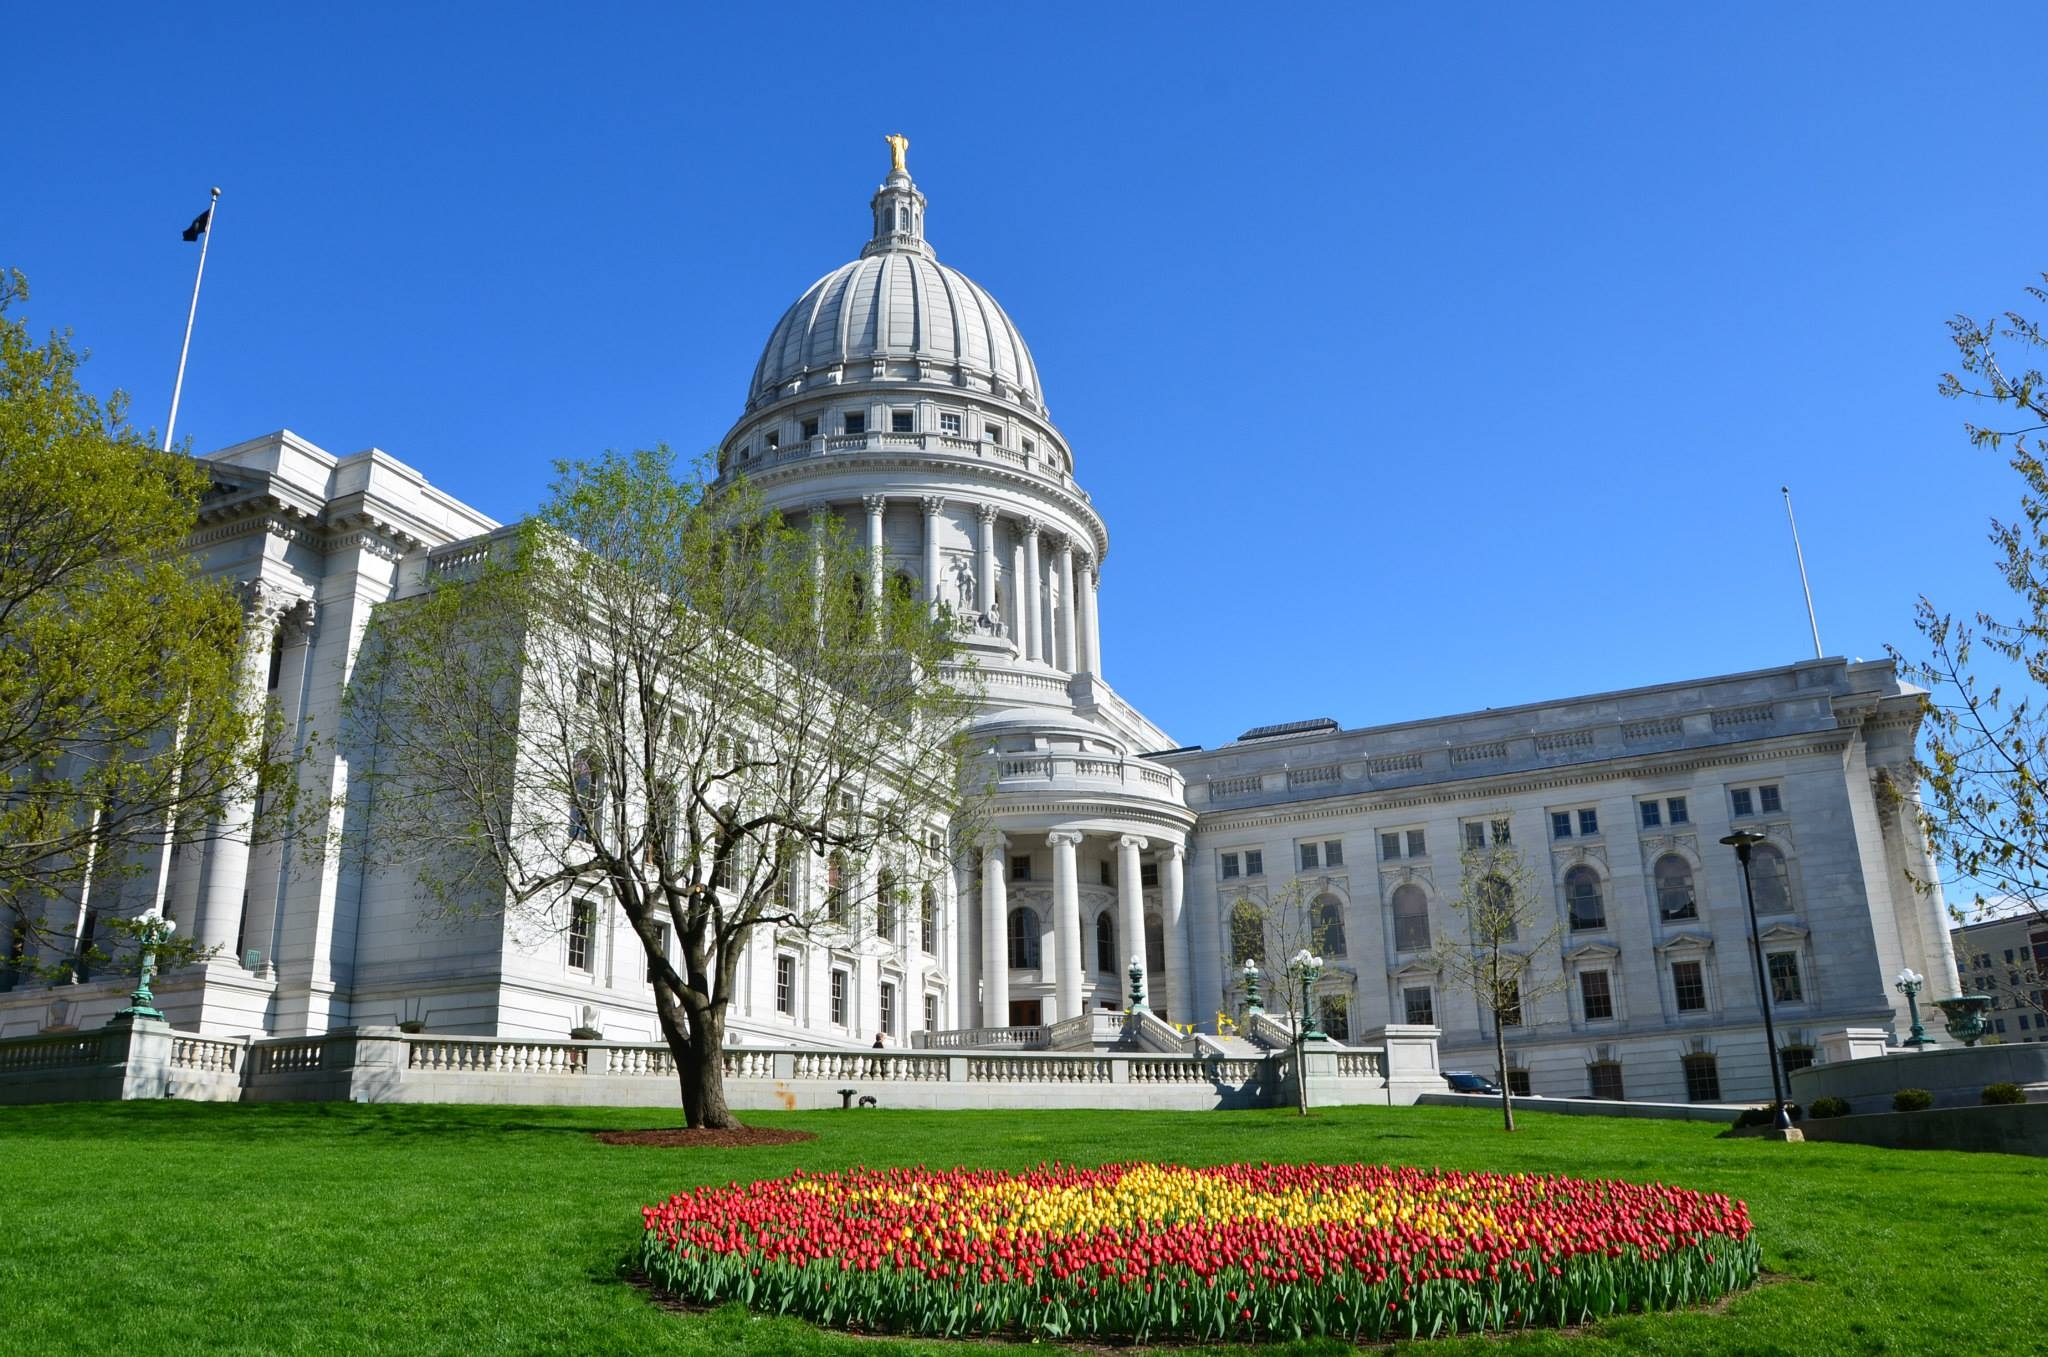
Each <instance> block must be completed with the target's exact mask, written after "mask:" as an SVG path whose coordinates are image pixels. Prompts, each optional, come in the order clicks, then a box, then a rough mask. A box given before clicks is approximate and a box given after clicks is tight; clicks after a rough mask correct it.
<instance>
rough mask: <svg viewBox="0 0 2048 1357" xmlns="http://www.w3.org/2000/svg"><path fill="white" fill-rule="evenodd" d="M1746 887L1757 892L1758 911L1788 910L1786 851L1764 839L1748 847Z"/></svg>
mask: <svg viewBox="0 0 2048 1357" xmlns="http://www.w3.org/2000/svg"><path fill="white" fill-rule="evenodd" d="M1749 888H1750V889H1751V890H1752V891H1754V892H1755V893H1756V912H1757V913H1759V914H1789V913H1791V911H1792V881H1791V876H1790V874H1789V873H1787V872H1786V870H1785V855H1784V854H1783V853H1781V852H1779V851H1778V850H1777V849H1775V848H1773V847H1771V845H1769V844H1767V843H1760V844H1758V845H1757V846H1756V847H1754V848H1752V849H1750V850H1749Z"/></svg>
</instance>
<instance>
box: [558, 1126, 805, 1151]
mask: <svg viewBox="0 0 2048 1357" xmlns="http://www.w3.org/2000/svg"><path fill="white" fill-rule="evenodd" d="M591 1134H593V1135H595V1136H596V1137H597V1138H598V1139H599V1140H601V1141H603V1142H604V1143H605V1144H607V1145H636V1146H640V1147H642V1148H653V1149H661V1150H710V1149H720V1150H723V1149H732V1148H734V1147H738V1146H749V1147H751V1146H755V1145H794V1144H796V1143H797V1142H798V1141H803V1140H816V1139H817V1138H818V1137H817V1133H816V1132H813V1131H782V1130H775V1129H772V1128H770V1127H766V1126H735V1127H733V1128H732V1129H731V1130H729V1131H688V1130H684V1129H682V1128H680V1127H669V1128H667V1129H664V1130H658V1131H594V1132H592V1133H591Z"/></svg>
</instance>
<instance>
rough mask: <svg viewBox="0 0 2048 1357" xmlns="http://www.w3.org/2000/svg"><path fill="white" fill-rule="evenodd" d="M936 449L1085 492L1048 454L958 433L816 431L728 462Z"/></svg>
mask: <svg viewBox="0 0 2048 1357" xmlns="http://www.w3.org/2000/svg"><path fill="white" fill-rule="evenodd" d="M904 451H915V452H937V453H945V454H950V455H952V456H956V457H969V458H973V459H975V460H977V461H987V460H990V459H993V460H995V461H999V462H1008V463H1010V464H1011V465H1013V466H1020V467H1023V468H1024V469H1025V470H1026V471H1036V472H1037V473H1038V474H1039V475H1041V476H1044V477H1045V478H1046V479H1047V480H1050V481H1052V482H1054V483H1055V484H1058V485H1061V486H1064V487H1066V488H1067V489H1069V490H1073V491H1074V492H1075V493H1076V494H1078V495H1080V496H1081V498H1082V499H1083V500H1086V499H1087V498H1088V492H1087V491H1085V490H1082V489H1080V488H1079V487H1078V486H1076V485H1075V484H1074V478H1073V477H1072V476H1070V475H1068V474H1067V473H1066V472H1065V471H1063V470H1061V469H1060V467H1059V464H1058V463H1057V462H1055V461H1054V460H1053V459H1051V458H1049V457H1037V456H1033V455H1032V454H1030V453H1028V452H1024V451H1021V450H1019V449H1017V448H1009V447H1005V446H1003V445H1002V444H1001V443H996V442H992V441H989V440H986V439H975V438H962V437H960V436H959V435H958V434H945V433H841V434H819V435H817V436H816V437H814V438H806V439H803V440H801V441H799V442H796V443H792V444H790V445H789V446H788V447H783V448H774V449H769V450H765V451H762V452H759V453H757V454H755V455H753V456H751V457H744V458H739V459H736V460H735V461H734V462H732V463H730V465H731V466H732V467H733V468H734V469H736V470H739V471H761V470H766V469H767V468H769V467H775V466H782V465H784V464H786V463H789V462H800V461H803V460H805V459H806V458H811V457H829V456H832V455H835V454H843V453H860V452H904Z"/></svg>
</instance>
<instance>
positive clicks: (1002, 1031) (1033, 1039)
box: [913, 1024, 1052, 1051]
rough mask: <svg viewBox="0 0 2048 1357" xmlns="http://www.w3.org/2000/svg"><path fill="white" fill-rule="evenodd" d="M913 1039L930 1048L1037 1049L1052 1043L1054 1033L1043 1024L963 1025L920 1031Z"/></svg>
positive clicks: (959, 1049)
mask: <svg viewBox="0 0 2048 1357" xmlns="http://www.w3.org/2000/svg"><path fill="white" fill-rule="evenodd" d="M913 1040H915V1041H916V1043H917V1044H918V1046H919V1047H921V1048H922V1049H924V1050H927V1051H976V1050H987V1049H989V1048H990V1047H999V1048H1008V1049H1013V1050H1020V1051H1037V1050H1044V1049H1045V1048H1046V1047H1047V1046H1049V1045H1051V1044H1052V1033H1051V1031H1050V1029H1048V1028H1047V1027H1045V1026H1044V1025H1043V1024H1040V1025H1038V1026H1035V1027H963V1028H960V1029H959V1030H957V1031H952V1032H919V1033H918V1034H917V1035H916V1037H915V1038H913Z"/></svg>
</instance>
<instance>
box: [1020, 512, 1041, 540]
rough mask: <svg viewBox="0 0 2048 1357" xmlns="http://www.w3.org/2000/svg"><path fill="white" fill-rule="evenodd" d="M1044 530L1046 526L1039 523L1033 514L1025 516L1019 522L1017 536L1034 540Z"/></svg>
mask: <svg viewBox="0 0 2048 1357" xmlns="http://www.w3.org/2000/svg"><path fill="white" fill-rule="evenodd" d="M1044 530H1045V524H1043V523H1041V522H1039V520H1038V518H1037V517H1036V516H1035V515H1033V514H1025V515H1023V516H1022V517H1020V518H1019V519H1018V520H1017V535H1018V536H1019V537H1023V538H1026V539H1030V538H1034V537H1037V536H1038V535H1039V534H1040V533H1041V532H1043V531H1044Z"/></svg>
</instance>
